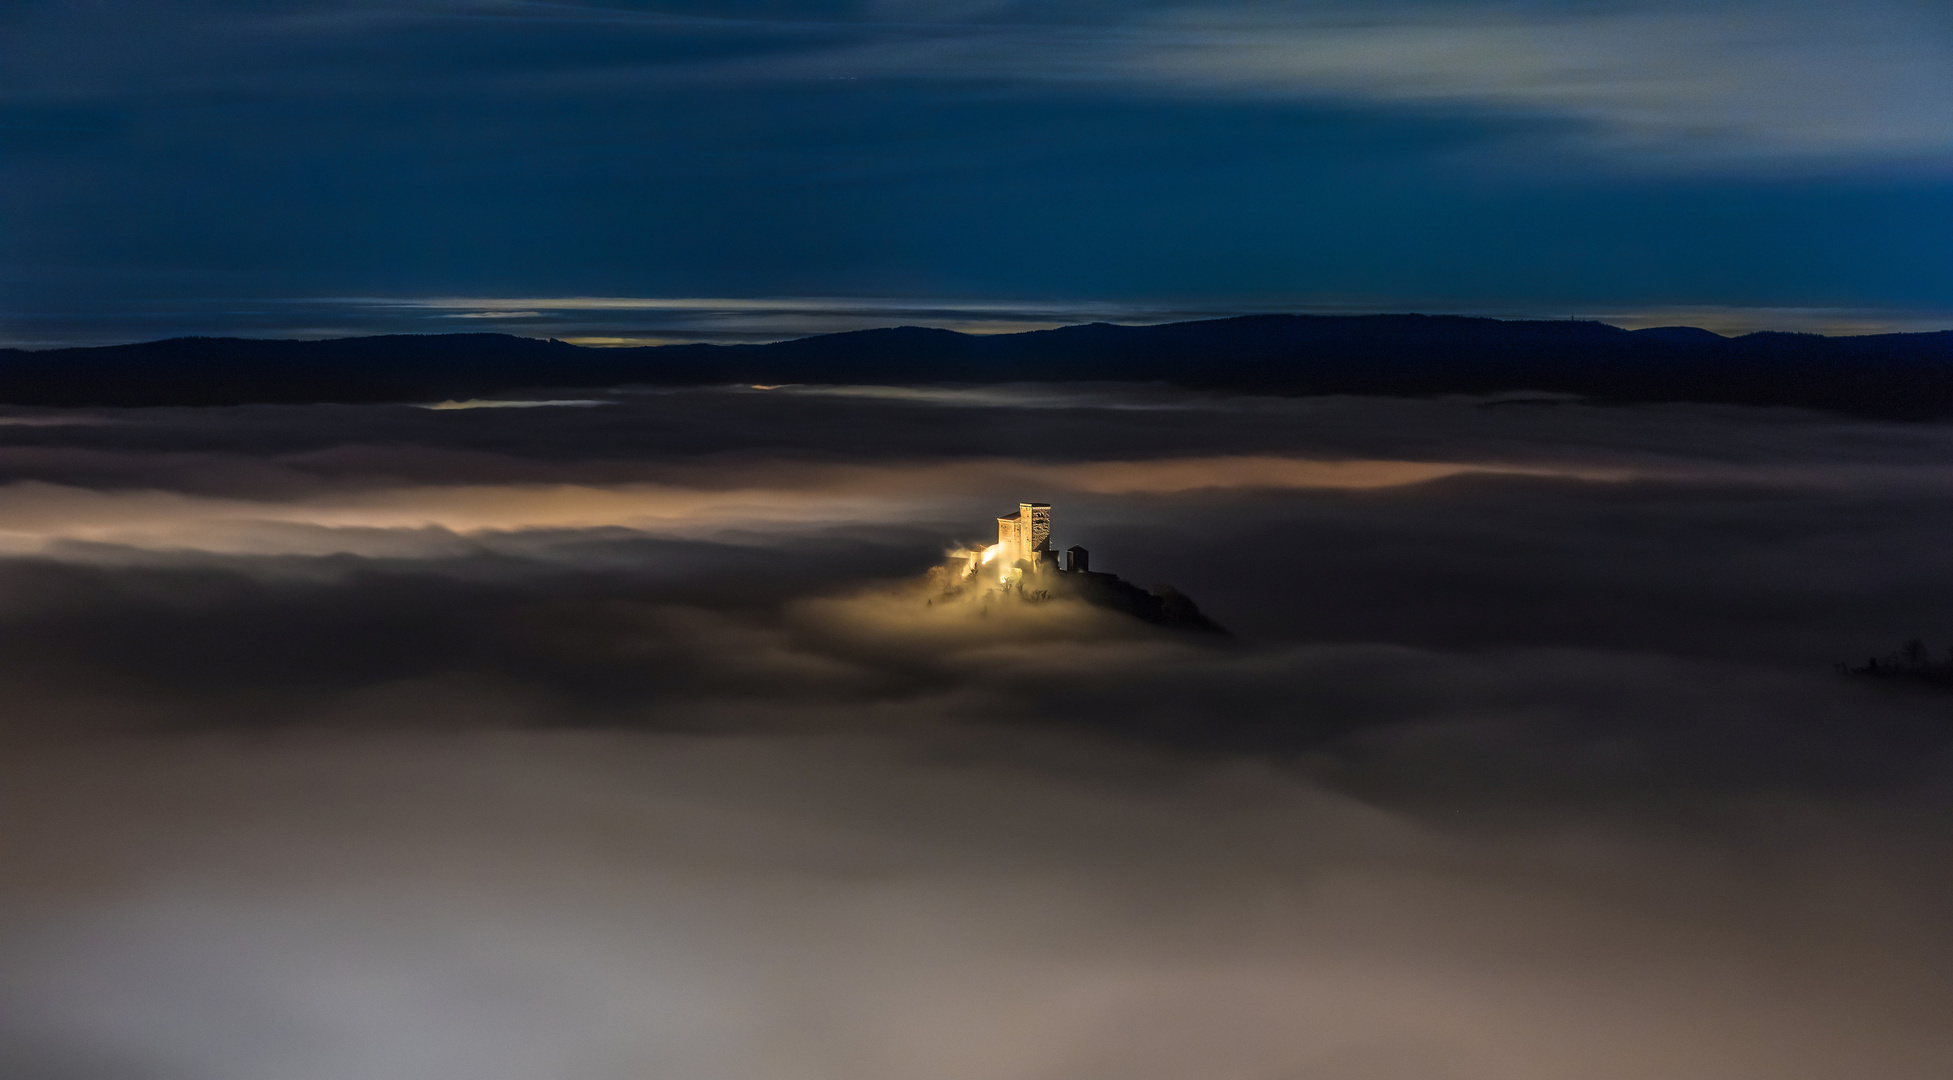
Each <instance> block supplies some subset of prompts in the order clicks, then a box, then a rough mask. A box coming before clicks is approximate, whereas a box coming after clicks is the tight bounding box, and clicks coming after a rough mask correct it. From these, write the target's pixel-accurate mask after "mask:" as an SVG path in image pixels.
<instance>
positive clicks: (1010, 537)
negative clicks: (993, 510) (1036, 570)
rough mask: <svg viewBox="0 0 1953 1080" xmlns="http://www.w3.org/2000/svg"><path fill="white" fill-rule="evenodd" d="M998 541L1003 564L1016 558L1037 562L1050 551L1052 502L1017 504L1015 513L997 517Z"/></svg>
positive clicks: (1014, 560)
mask: <svg viewBox="0 0 1953 1080" xmlns="http://www.w3.org/2000/svg"><path fill="white" fill-rule="evenodd" d="M997 543H999V544H1002V545H1003V549H1002V550H1001V551H999V552H998V555H1000V556H1001V557H1003V558H1004V559H1005V560H1006V565H1008V564H1009V563H1014V562H1016V561H1017V560H1019V559H1026V560H1029V561H1030V562H1032V563H1033V564H1034V565H1035V564H1038V563H1039V561H1040V560H1041V559H1043V558H1044V556H1043V554H1042V553H1043V552H1047V551H1050V550H1051V504H1050V503H1018V504H1017V512H1016V513H1015V514H1006V515H1004V516H1003V517H1000V518H998V519H997Z"/></svg>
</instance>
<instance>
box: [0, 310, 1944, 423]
mask: <svg viewBox="0 0 1953 1080" xmlns="http://www.w3.org/2000/svg"><path fill="white" fill-rule="evenodd" d="M1074 380H1078V381H1085V380H1113V381H1159V382H1166V383H1172V384H1175V385H1178V386H1183V387H1188V388H1192V389H1205V390H1223V391H1238V392H1243V393H1267V394H1293V395H1306V394H1376V395H1390V396H1426V395H1434V394H1488V393H1497V392H1501V391H1517V390H1531V391H1543V392H1551V393H1564V394H1575V395H1579V396H1582V397H1587V398H1593V399H1597V400H1602V401H1610V402H1664V401H1696V402H1723V403H1733V404H1745V405H1797V406H1805V407H1809V408H1817V409H1828V410H1833V411H1837V412H1845V413H1852V414H1856V415H1861V416H1875V417H1887V418H1896V419H1931V418H1938V417H1947V416H1953V331H1941V332H1938V333H1926V334H1880V335H1874V336H1866V337H1831V338H1827V337H1820V336H1817V335H1814V334H1786V333H1768V332H1766V333H1756V334H1749V335H1746V336H1744V337H1738V338H1725V337H1722V336H1720V335H1717V334H1713V333H1710V332H1709V331H1707V330H1699V329H1696V328H1693V327H1658V328H1654V329H1647V330H1632V331H1630V330H1623V329H1620V328H1619V327H1615V326H1609V325H1607V324H1604V323H1598V322H1584V321H1551V322H1548V321H1518V320H1499V319H1486V318H1467V317H1462V316H1442V315H1358V316H1328V315H1251V316H1243V317H1240V318H1232V319H1215V320H1207V321H1200V322H1182V323H1168V324H1164V325H1156V326H1117V325H1112V324H1109V323H1093V324H1091V325H1086V326H1068V327H1063V328H1060V329H1056V330H1037V331H1031V332H1028V333H1020V334H997V335H970V334H959V333H955V332H953V331H949V330H933V329H925V328H921V327H894V328H889V329H882V330H860V331H854V332H851V333H843V334H827V335H822V336H820V337H810V338H801V339H798V340H793V341H782V342H775V343H773V344H767V345H663V346H647V347H641V348H621V349H620V348H582V347H578V346H575V345H570V344H567V343H565V342H560V341H544V340H537V339H532V338H518V337H510V336H506V335H501V334H436V335H395V336H385V337H363V338H342V339H338V340H332V341H266V340H246V339H238V338H174V339H171V340H168V341H156V342H149V343H146V344H140V345H112V346H105V347H97V348H80V349H53V350H44V351H23V350H18V349H7V350H0V402H5V403H11V404H18V405H108V406H113V405H225V404H243V403H250V402H373V401H401V402H424V401H438V400H441V399H444V398H456V397H477V396H483V395H493V394H509V393H516V392H522V391H536V390H562V389H568V388H575V387H597V386H611V385H618V384H625V383H637V384H653V385H687V384H711V383H793V382H811V383H887V384H903V383H934V382H1002V381H1074Z"/></svg>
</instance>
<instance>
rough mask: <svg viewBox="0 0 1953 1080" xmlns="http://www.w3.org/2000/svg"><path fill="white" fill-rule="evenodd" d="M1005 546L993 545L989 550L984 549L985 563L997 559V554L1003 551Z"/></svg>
mask: <svg viewBox="0 0 1953 1080" xmlns="http://www.w3.org/2000/svg"><path fill="white" fill-rule="evenodd" d="M1003 546H1004V545H1002V544H992V545H990V546H989V547H987V548H984V549H983V561H984V562H989V561H990V560H992V559H994V558H996V557H997V552H998V551H999V550H1001V549H1002V548H1003Z"/></svg>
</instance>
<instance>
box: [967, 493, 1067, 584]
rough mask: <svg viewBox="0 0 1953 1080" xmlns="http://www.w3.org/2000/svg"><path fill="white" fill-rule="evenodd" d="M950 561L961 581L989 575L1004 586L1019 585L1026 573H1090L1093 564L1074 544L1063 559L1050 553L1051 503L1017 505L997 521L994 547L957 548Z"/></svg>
mask: <svg viewBox="0 0 1953 1080" xmlns="http://www.w3.org/2000/svg"><path fill="white" fill-rule="evenodd" d="M949 558H950V565H951V566H952V567H954V568H956V569H957V570H959V571H960V573H958V574H957V575H956V576H957V577H959V578H960V579H961V580H963V581H968V580H970V579H972V578H975V579H978V580H981V579H982V578H983V577H984V576H985V575H988V576H990V577H993V578H995V579H996V582H997V584H1000V585H1004V586H1010V585H1016V584H1020V583H1021V582H1022V581H1023V580H1024V577H1025V575H1026V574H1029V575H1031V576H1034V577H1035V576H1039V575H1042V574H1044V573H1046V572H1048V571H1057V572H1058V573H1067V574H1073V573H1076V574H1083V573H1090V572H1091V563H1092V553H1091V552H1089V551H1086V550H1085V549H1084V548H1082V547H1078V546H1076V545H1074V546H1072V547H1069V548H1066V549H1065V551H1064V554H1063V556H1062V557H1060V555H1059V553H1058V552H1055V551H1053V550H1051V504H1050V503H1032V502H1027V503H1018V504H1017V512H1016V513H1014V514H1006V515H1004V516H1003V517H1000V518H998V519H997V542H996V543H995V544H992V545H990V546H989V547H987V548H984V549H982V550H980V551H978V550H972V549H969V548H962V549H958V550H956V551H952V552H950V553H949Z"/></svg>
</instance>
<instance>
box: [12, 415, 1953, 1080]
mask: <svg viewBox="0 0 1953 1080" xmlns="http://www.w3.org/2000/svg"><path fill="white" fill-rule="evenodd" d="M427 404H428V406H436V405H439V406H443V407H415V406H397V405H385V406H350V405H318V406H262V407H239V408H223V409H170V408H156V409H141V410H85V411H62V410H19V409H17V410H10V411H8V412H7V414H6V415H4V416H0V635H3V637H0V640H4V643H5V648H4V649H0V687H3V688H4V697H3V698H0V700H4V702H5V703H6V708H5V710H4V714H3V715H0V822H4V828H0V1078H5V1080H396V1078H398V1080H545V1078H546V1080H613V1078H614V1080H626V1078H631V1080H639V1078H656V1080H667V1078H669V1080H923V1078H927V1080H1819V1078H1824V1080H1832V1078H1835V1080H1865V1078H1878V1080H1940V1078H1943V1077H1946V1076H1948V1075H1953V1023H1949V1022H1948V1018H1949V1017H1950V1016H1953V983H1949V981H1948V978H1947V972H1948V971H1949V970H1953V914H1949V912H1953V863H1949V861H1948V860H1947V858H1946V852H1947V850H1948V842H1949V840H1953V836H1949V833H1950V832H1953V798H1949V796H1953V783H1949V780H1950V779H1953V771H1949V767H1948V766H1949V760H1948V747H1949V742H1950V741H1953V694H1945V695H1943V694H1941V693H1938V692H1936V691H1935V690H1934V689H1933V688H1932V687H1930V686H1925V685H1923V684H1922V685H1917V686H1915V685H1911V684H1908V683H1906V682H1905V681H1903V680H1870V679H1865V678H1862V677H1861V678H1854V677H1850V676H1847V675H1843V674H1840V673H1839V671H1838V670H1837V667H1836V666H1837V665H1838V664H1839V663H1840V662H1849V663H1863V661H1864V660H1865V658H1866V657H1867V656H1871V655H1875V654H1881V653H1884V652H1886V651H1888V650H1890V649H1891V648H1892V647H1893V646H1894V645H1896V644H1897V643H1898V642H1899V641H1901V640H1904V639H1908V638H1924V639H1926V640H1927V642H1928V643H1929V645H1930V647H1931V648H1932V649H1933V650H1934V651H1935V652H1936V653H1937V652H1942V651H1944V650H1945V649H1946V647H1947V646H1948V645H1949V644H1953V555H1950V554H1949V551H1948V546H1947V544H1946V538H1947V537H1948V536H1949V535H1953V428H1948V427H1945V426H1936V425H1905V424H1886V423H1874V422H1867V421H1860V420H1851V419H1843V418H1838V417H1832V416H1825V415H1819V414H1815V413H1805V412H1796V411H1790V410H1762V409H1742V408H1733V407H1732V408H1718V407H1704V406H1689V405H1672V406H1646V407H1597V406H1590V405H1586V404H1582V403H1579V402H1574V401H1565V400H1557V399H1553V400H1547V399H1525V398H1520V399H1513V398H1505V399H1495V400H1468V399H1455V400H1432V401H1411V400H1380V399H1360V398H1316V399H1299V400H1289V399H1272V398H1239V397H1226V396H1214V395H1197V394H1189V393H1182V392H1178V391H1173V390H1170V389H1166V388H1161V387H1145V386H1039V387H1022V386H992V387H946V388H937V389H927V390H916V389H893V388H879V387H795V386H786V387H774V388H764V389H761V388H748V387H721V388H701V389H693V390H680V391H656V392H631V391H614V392H588V393H585V392H579V393H578V394H577V395H575V396H574V397H573V398H567V397H566V398H565V399H564V400H563V401H560V402H555V401H549V400H533V399H531V400H523V401H520V402H515V401H510V402H445V403H435V402H429V403H427ZM1020 501H1042V502H1049V503H1051V504H1052V506H1053V519H1054V530H1053V531H1054V538H1055V540H1056V541H1057V545H1058V546H1059V547H1068V546H1070V545H1072V544H1079V545H1082V546H1084V547H1087V548H1089V549H1090V550H1091V553H1092V564H1093V568H1094V569H1096V570H1105V571H1110V572H1113V573H1117V574H1119V575H1121V576H1123V577H1125V578H1126V579H1128V580H1130V581H1132V582H1133V583H1135V584H1137V585H1139V586H1142V587H1145V586H1150V585H1153V584H1155V583H1169V584H1171V585H1173V586H1175V587H1177V588H1178V589H1180V590H1181V591H1183V592H1185V593H1187V594H1188V595H1190V596H1191V597H1193V599H1194V600H1196V601H1197V602H1198V603H1199V604H1200V606H1201V609H1202V610H1203V611H1204V612H1206V613H1207V614H1208V615H1209V616H1211V617H1212V618H1213V619H1215V620H1216V621H1218V622H1219V623H1221V624H1222V625H1224V626H1226V627H1227V628H1229V629H1230V630H1231V631H1232V632H1233V636H1232V637H1231V638H1217V637H1215V636H1213V635H1189V634H1176V633H1173V632H1169V631H1165V630H1160V629H1157V628H1155V627H1152V626H1149V625H1147V624H1144V623H1141V622H1138V621H1136V620H1132V619H1130V618H1127V617H1125V616H1121V615H1117V614H1116V613H1110V612H1106V611H1104V610H1101V609H1096V608H1091V607H1088V606H1085V605H1082V604H1078V603H1073V602H1069V601H1057V602H1052V603H1046V604H1040V605H1015V606H1013V605H1010V604H1005V603H999V604H996V605H986V606H983V607H975V606H970V605H956V606H952V605H924V604H920V603H919V602H918V601H917V599H916V594H915V593H914V592H913V590H912V589H911V588H910V586H911V585H912V584H913V583H914V582H915V581H917V580H918V579H919V578H920V575H922V574H924V573H925V572H926V571H927V570H928V568H929V567H930V566H932V565H933V564H936V563H938V562H939V561H940V560H941V559H942V558H943V555H944V553H945V552H946V551H947V550H949V549H952V548H956V547H958V546H961V545H964V544H969V543H976V544H979V545H980V544H984V543H988V542H990V541H991V540H993V539H994V538H995V524H994V519H995V518H996V516H997V515H999V514H1003V513H1008V512H1010V511H1011V510H1013V509H1014V508H1015V507H1016V505H1017V504H1018V503H1019V502H1020Z"/></svg>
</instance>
